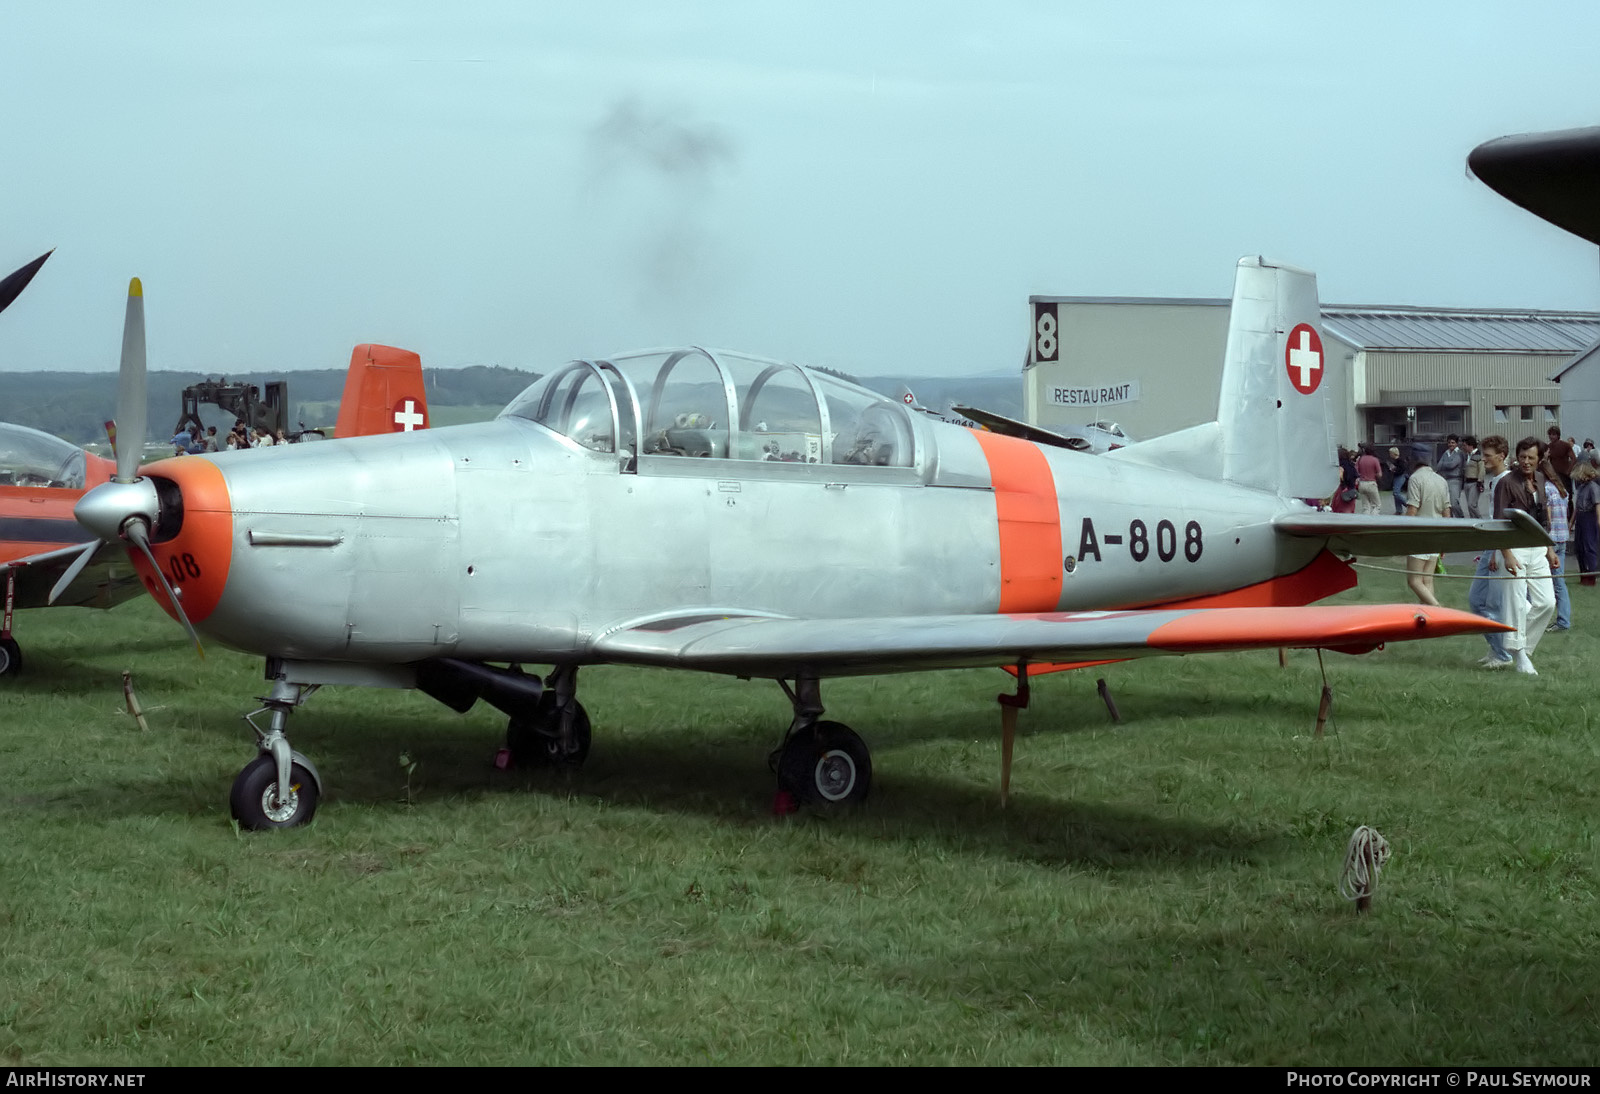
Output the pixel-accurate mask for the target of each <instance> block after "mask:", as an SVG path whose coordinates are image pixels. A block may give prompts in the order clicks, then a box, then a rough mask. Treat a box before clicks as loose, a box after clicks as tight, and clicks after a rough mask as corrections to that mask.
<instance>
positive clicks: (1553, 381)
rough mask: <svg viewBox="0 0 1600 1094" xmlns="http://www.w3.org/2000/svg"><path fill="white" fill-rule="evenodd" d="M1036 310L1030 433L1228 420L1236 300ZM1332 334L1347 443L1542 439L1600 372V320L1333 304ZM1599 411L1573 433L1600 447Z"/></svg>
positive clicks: (1055, 301)
mask: <svg viewBox="0 0 1600 1094" xmlns="http://www.w3.org/2000/svg"><path fill="white" fill-rule="evenodd" d="M1030 304H1031V305H1032V307H1031V308H1030V312H1031V314H1032V318H1033V330H1032V331H1031V332H1030V343H1029V352H1028V358H1027V363H1026V364H1025V366H1024V372H1023V400H1024V413H1025V416H1026V418H1027V420H1028V421H1029V422H1031V423H1033V424H1036V425H1039V426H1043V427H1044V428H1046V429H1049V428H1051V427H1057V428H1059V427H1062V426H1077V425H1085V424H1087V423H1089V422H1094V421H1114V422H1117V423H1118V424H1119V425H1121V426H1122V428H1123V430H1124V432H1126V433H1127V434H1128V435H1129V436H1130V437H1132V438H1134V439H1135V440H1138V439H1142V438H1145V437H1156V436H1160V435H1161V434H1164V433H1171V432H1173V431H1174V430H1178V429H1183V428H1185V427H1187V426H1191V425H1197V424H1199V423H1201V422H1208V421H1211V420H1212V419H1213V418H1215V417H1216V413H1217V393H1218V390H1219V389H1220V386H1221V377H1222V353H1223V347H1224V344H1225V343H1226V341H1227V332H1228V306H1229V301H1227V300H1211V299H1188V298H1181V299H1169V298H1140V297H1099V296H1035V297H1032V298H1031V299H1030ZM1041 317H1047V318H1044V319H1043V323H1044V325H1043V327H1041V325H1040V324H1041ZM1041 330H1044V331H1046V332H1048V333H1049V334H1050V335H1051V336H1052V337H1041V335H1040V331H1041ZM1322 333H1323V351H1324V352H1325V353H1326V354H1327V355H1328V356H1329V358H1330V359H1333V360H1342V362H1343V363H1344V365H1345V367H1344V368H1343V370H1342V374H1343V376H1344V378H1345V379H1344V383H1345V389H1346V390H1345V399H1344V404H1345V406H1346V407H1347V410H1346V417H1345V420H1344V422H1343V423H1342V425H1341V426H1340V428H1339V434H1340V435H1341V436H1343V437H1344V438H1345V439H1346V442H1347V443H1358V442H1373V443H1376V444H1380V445H1384V444H1390V443H1393V442H1395V441H1398V440H1401V439H1407V438H1410V439H1416V440H1439V439H1443V438H1444V436H1445V435H1446V434H1449V433H1461V434H1466V433H1472V434H1476V435H1477V436H1484V435H1486V434H1489V433H1503V434H1505V435H1506V436H1508V437H1510V438H1511V439H1512V440H1513V441H1515V440H1516V439H1517V438H1519V437H1523V436H1528V435H1533V434H1536V435H1538V436H1540V437H1543V436H1544V432H1545V430H1546V429H1547V428H1548V427H1549V426H1550V425H1552V424H1562V423H1561V421H1560V408H1561V385H1560V384H1559V383H1558V382H1557V380H1558V378H1559V377H1560V375H1561V373H1562V372H1563V371H1564V370H1565V369H1567V368H1568V367H1570V365H1571V364H1573V363H1575V362H1576V360H1577V359H1578V357H1579V355H1586V357H1587V359H1589V360H1590V361H1591V362H1592V367H1593V368H1594V369H1595V370H1596V371H1597V372H1600V348H1597V343H1600V313H1597V312H1566V311H1527V310H1520V311H1496V310H1486V309H1476V308H1471V309H1469V308H1417V307H1400V306H1376V305H1366V306H1350V305H1334V304H1324V305H1323V307H1322ZM1589 409H1590V412H1591V413H1592V414H1593V415H1594V417H1595V421H1594V423H1593V424H1592V425H1589V426H1585V427H1581V428H1580V426H1579V424H1578V422H1577V421H1574V422H1573V423H1571V424H1570V426H1569V425H1563V431H1564V432H1567V433H1572V432H1573V431H1574V430H1577V431H1578V433H1577V435H1578V436H1580V437H1583V436H1594V435H1597V434H1596V432H1595V431H1597V430H1600V404H1597V405H1596V406H1595V407H1593V408H1589ZM1574 410H1575V411H1577V410H1578V408H1577V407H1574ZM1578 416H1580V417H1581V416H1582V413H1581V412H1580V413H1579V415H1578ZM1587 420H1588V419H1587V418H1585V421H1587Z"/></svg>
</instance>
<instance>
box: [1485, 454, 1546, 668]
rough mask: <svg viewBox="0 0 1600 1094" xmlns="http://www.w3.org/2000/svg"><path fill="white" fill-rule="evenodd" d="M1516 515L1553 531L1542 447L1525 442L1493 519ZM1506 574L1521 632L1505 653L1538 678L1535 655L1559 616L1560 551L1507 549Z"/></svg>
mask: <svg viewBox="0 0 1600 1094" xmlns="http://www.w3.org/2000/svg"><path fill="white" fill-rule="evenodd" d="M1512 509H1521V510H1522V511H1523V512H1524V513H1527V514H1528V515H1529V516H1531V517H1533V519H1534V520H1537V521H1538V522H1539V523H1540V524H1542V525H1543V526H1544V528H1545V531H1549V530H1550V514H1549V513H1548V512H1547V511H1546V510H1547V503H1546V501H1545V494H1544V475H1543V474H1541V473H1540V471H1539V442H1538V441H1537V440H1536V439H1534V438H1533V437H1525V438H1523V439H1522V440H1521V441H1520V442H1518V444H1517V459H1516V463H1515V466H1514V467H1513V468H1512V470H1511V473H1510V474H1508V475H1506V476H1505V477H1504V478H1502V479H1501V480H1500V481H1499V482H1498V483H1496V484H1495V488H1494V515H1495V517H1496V519H1502V520H1503V519H1504V518H1505V515H1506V514H1507V513H1508V512H1510V511H1511V510H1512ZM1501 558H1502V560H1503V561H1504V563H1505V568H1506V573H1507V574H1508V575H1510V577H1511V578H1513V579H1514V580H1510V581H1507V582H1506V588H1505V593H1504V596H1505V618H1504V620H1503V622H1505V623H1508V624H1510V625H1511V626H1513V627H1516V628H1517V630H1516V633H1515V634H1508V635H1506V636H1505V648H1506V651H1507V652H1508V653H1510V654H1511V657H1512V660H1513V662H1514V663H1515V666H1516V670H1517V671H1518V672H1520V673H1524V674H1525V675H1528V676H1537V675H1538V674H1539V673H1538V670H1537V669H1535V668H1534V667H1533V651H1534V649H1535V648H1536V647H1537V646H1538V645H1539V639H1540V638H1542V637H1543V636H1544V629H1545V628H1546V627H1547V626H1549V625H1550V619H1551V617H1552V616H1554V615H1555V612H1556V595H1555V590H1554V588H1553V587H1552V586H1551V583H1550V571H1551V570H1552V569H1554V568H1555V565H1556V557H1555V550H1554V549H1553V548H1550V547H1508V548H1506V549H1505V550H1503V551H1502V552H1501Z"/></svg>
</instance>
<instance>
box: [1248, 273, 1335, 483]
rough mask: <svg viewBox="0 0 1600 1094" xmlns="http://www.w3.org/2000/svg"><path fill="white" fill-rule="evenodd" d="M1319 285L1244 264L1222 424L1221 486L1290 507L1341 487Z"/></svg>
mask: <svg viewBox="0 0 1600 1094" xmlns="http://www.w3.org/2000/svg"><path fill="white" fill-rule="evenodd" d="M1321 319H1322V308H1321V305H1320V304H1319V303H1318V300H1317V278H1316V275H1315V274H1313V273H1310V272H1309V271H1307V270H1299V269H1296V268H1294V267H1293V266H1285V265H1281V264H1277V265H1275V264H1272V263H1269V262H1267V261H1266V260H1265V259H1261V258H1256V257H1246V258H1241V259H1240V260H1239V270H1238V275H1237V277H1236V278H1235V280H1234V286H1233V310H1232V313H1231V314H1230V316H1229V320H1228V348H1227V351H1226V355H1225V357H1224V359H1223V366H1222V393H1221V399H1220V409H1219V410H1218V414H1217V421H1218V424H1219V426H1220V430H1221V442H1222V477H1223V479H1224V480H1226V481H1228V482H1234V483H1238V484H1239V485H1241V486H1252V487H1256V488H1258V489H1262V490H1271V491H1273V492H1275V493H1277V494H1279V495H1281V496H1284V497H1292V498H1320V497H1326V496H1327V495H1328V494H1329V493H1330V492H1331V491H1332V490H1333V488H1334V486H1335V484H1336V483H1337V482H1338V480H1339V461H1338V455H1337V452H1336V450H1335V449H1336V445H1337V441H1336V439H1335V437H1334V415H1333V405H1332V402H1331V401H1332V400H1333V399H1337V398H1341V397H1342V394H1343V391H1344V384H1343V383H1342V382H1340V381H1341V379H1342V378H1341V377H1338V376H1331V375H1329V373H1330V372H1331V371H1333V366H1334V362H1333V360H1332V358H1331V357H1330V355H1328V354H1325V353H1324V352H1323V348H1322V330H1321Z"/></svg>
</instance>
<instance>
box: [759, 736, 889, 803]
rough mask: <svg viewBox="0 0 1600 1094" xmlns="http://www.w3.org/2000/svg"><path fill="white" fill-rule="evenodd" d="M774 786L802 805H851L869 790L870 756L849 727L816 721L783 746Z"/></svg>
mask: <svg viewBox="0 0 1600 1094" xmlns="http://www.w3.org/2000/svg"><path fill="white" fill-rule="evenodd" d="M778 785H779V786H780V787H781V788H783V789H784V790H787V791H789V792H790V793H792V794H793V795H794V796H795V797H796V798H798V799H800V800H801V801H803V802H812V803H815V804H818V805H853V804H855V803H856V802H859V801H863V800H864V799H865V798H866V796H867V791H869V790H870V789H872V753H871V752H869V751H868V749H867V744H866V742H865V741H863V740H862V739H861V738H860V737H859V736H857V735H856V732H855V731H854V730H852V729H851V728H850V727H849V726H847V725H842V724H840V723H839V722H818V723H817V724H816V725H815V726H813V727H812V729H811V731H810V732H806V731H804V730H802V731H801V732H799V733H797V734H795V735H794V737H792V738H790V740H789V741H787V742H786V743H785V744H784V746H783V751H782V752H781V753H780V754H779V756H778Z"/></svg>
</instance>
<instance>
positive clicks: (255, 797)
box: [228, 662, 322, 832]
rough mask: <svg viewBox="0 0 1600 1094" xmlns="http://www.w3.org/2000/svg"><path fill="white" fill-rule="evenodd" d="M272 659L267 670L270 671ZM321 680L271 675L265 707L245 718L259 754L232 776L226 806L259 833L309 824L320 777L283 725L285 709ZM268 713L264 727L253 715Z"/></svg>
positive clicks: (308, 694) (286, 720)
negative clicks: (294, 680) (295, 681)
mask: <svg viewBox="0 0 1600 1094" xmlns="http://www.w3.org/2000/svg"><path fill="white" fill-rule="evenodd" d="M272 667H273V666H272V663H271V662H269V663H268V675H269V676H272ZM319 686H320V685H317V684H291V683H289V682H288V681H287V680H286V679H284V678H283V677H282V676H274V677H272V693H271V694H270V695H267V696H264V697H263V698H262V702H264V703H266V706H264V707H262V708H261V709H260V710H258V711H256V712H255V713H254V714H247V715H245V719H244V720H245V721H246V722H247V723H249V725H250V728H251V729H253V730H255V732H256V743H257V747H258V748H260V750H261V752H260V755H258V756H256V758H255V759H253V760H251V761H250V762H249V763H247V764H245V765H244V770H243V771H240V772H239V775H238V777H237V778H235V779H234V780H233V790H232V791H231V792H230V793H229V794H228V807H229V809H230V811H231V812H232V813H233V819H234V820H236V821H238V822H239V827H240V828H245V829H248V830H250V831H252V832H259V831H262V830H264V829H268V828H295V827H298V826H299V825H302V824H309V823H310V822H311V818H312V817H314V816H315V815H316V812H317V803H318V802H320V801H321V800H322V778H321V776H319V775H318V774H317V769H316V768H315V767H313V766H312V765H311V761H310V760H308V759H306V758H305V757H304V756H302V755H300V753H298V752H295V751H294V750H292V749H291V748H290V747H289V738H288V737H287V736H285V734H284V730H285V728H287V726H288V724H289V713H290V712H291V711H292V710H294V708H295V707H297V706H299V705H300V704H301V703H303V702H305V701H306V700H307V699H309V698H310V697H311V696H312V694H313V693H315V692H316V690H317V688H318V687H319ZM262 714H270V715H271V721H270V723H269V725H268V727H267V728H266V729H262V728H261V727H260V726H259V725H257V724H256V722H255V719H256V717H257V716H259V715H262Z"/></svg>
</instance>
